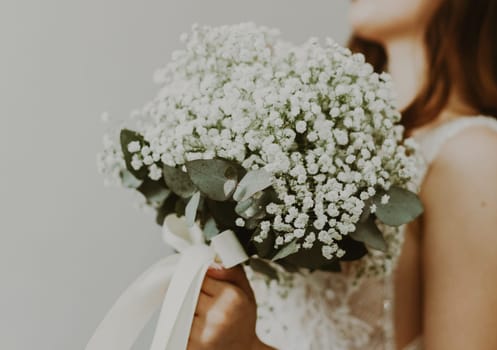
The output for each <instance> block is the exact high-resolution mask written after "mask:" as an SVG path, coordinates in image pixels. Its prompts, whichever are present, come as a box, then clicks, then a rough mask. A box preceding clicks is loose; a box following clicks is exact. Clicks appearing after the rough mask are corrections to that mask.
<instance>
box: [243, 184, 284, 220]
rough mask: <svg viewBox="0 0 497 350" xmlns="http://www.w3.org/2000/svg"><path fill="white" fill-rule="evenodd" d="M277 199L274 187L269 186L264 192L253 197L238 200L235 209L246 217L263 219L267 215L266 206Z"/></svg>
mask: <svg viewBox="0 0 497 350" xmlns="http://www.w3.org/2000/svg"><path fill="white" fill-rule="evenodd" d="M276 201H277V195H276V192H275V191H274V189H273V188H269V189H267V190H265V191H263V192H257V193H256V194H255V195H254V196H253V197H251V198H248V199H246V200H243V201H241V202H238V204H237V206H236V207H235V211H236V213H237V214H238V215H240V216H241V217H243V218H244V219H251V218H258V219H262V218H264V217H266V216H267V212H266V206H267V205H268V204H269V203H271V202H276Z"/></svg>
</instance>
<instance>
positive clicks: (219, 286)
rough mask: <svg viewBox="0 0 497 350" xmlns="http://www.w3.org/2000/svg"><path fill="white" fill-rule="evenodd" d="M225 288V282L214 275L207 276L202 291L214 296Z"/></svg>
mask: <svg viewBox="0 0 497 350" xmlns="http://www.w3.org/2000/svg"><path fill="white" fill-rule="evenodd" d="M223 288H224V284H223V282H221V281H219V280H216V279H214V278H212V277H209V276H205V278H204V282H203V283H202V289H201V290H202V292H203V293H205V294H207V295H209V296H211V297H214V296H216V295H219V294H220V293H221V292H222V291H223Z"/></svg>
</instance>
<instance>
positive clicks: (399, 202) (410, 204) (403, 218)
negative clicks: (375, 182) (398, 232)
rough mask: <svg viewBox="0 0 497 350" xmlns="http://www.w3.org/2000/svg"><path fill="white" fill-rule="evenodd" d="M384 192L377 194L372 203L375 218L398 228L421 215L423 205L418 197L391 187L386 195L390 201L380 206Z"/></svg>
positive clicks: (401, 189)
mask: <svg viewBox="0 0 497 350" xmlns="http://www.w3.org/2000/svg"><path fill="white" fill-rule="evenodd" d="M384 194H385V192H382V193H378V194H377V195H376V196H375V197H374V198H373V202H374V204H376V207H377V208H376V213H375V214H376V217H377V218H378V219H379V220H380V221H381V222H383V223H385V224H387V225H390V226H400V225H403V224H406V223H408V222H410V221H412V220H414V219H416V218H417V217H418V216H419V215H421V213H423V204H422V203H421V201H420V200H419V198H418V196H417V195H416V194H414V193H412V192H411V191H408V190H405V189H403V188H400V187H397V186H392V187H391V188H390V190H389V191H388V192H386V194H387V195H389V196H390V200H389V201H388V203H387V204H381V197H382V196H383V195H384Z"/></svg>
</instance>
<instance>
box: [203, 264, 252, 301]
mask: <svg viewBox="0 0 497 350" xmlns="http://www.w3.org/2000/svg"><path fill="white" fill-rule="evenodd" d="M207 276H209V277H212V278H214V279H216V280H218V281H225V282H229V283H232V284H234V285H235V286H237V287H239V288H240V289H241V290H242V291H243V292H244V293H245V294H246V295H247V296H248V297H249V298H251V299H252V300H253V299H254V292H253V290H252V287H251V286H250V283H249V281H248V279H247V275H246V274H245V270H244V269H243V267H242V266H241V265H237V266H235V267H232V268H230V269H225V268H221V269H218V268H209V270H207Z"/></svg>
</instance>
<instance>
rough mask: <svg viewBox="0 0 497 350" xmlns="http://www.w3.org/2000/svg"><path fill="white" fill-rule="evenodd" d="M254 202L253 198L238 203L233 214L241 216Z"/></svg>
mask: <svg viewBox="0 0 497 350" xmlns="http://www.w3.org/2000/svg"><path fill="white" fill-rule="evenodd" d="M254 202H255V200H254V199H253V198H248V199H245V200H243V201H241V202H238V204H237V205H236V207H235V212H236V213H237V214H238V215H240V216H242V214H243V213H245V211H247V210H248V209H249V208H251V207H252V206H253V205H254Z"/></svg>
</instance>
